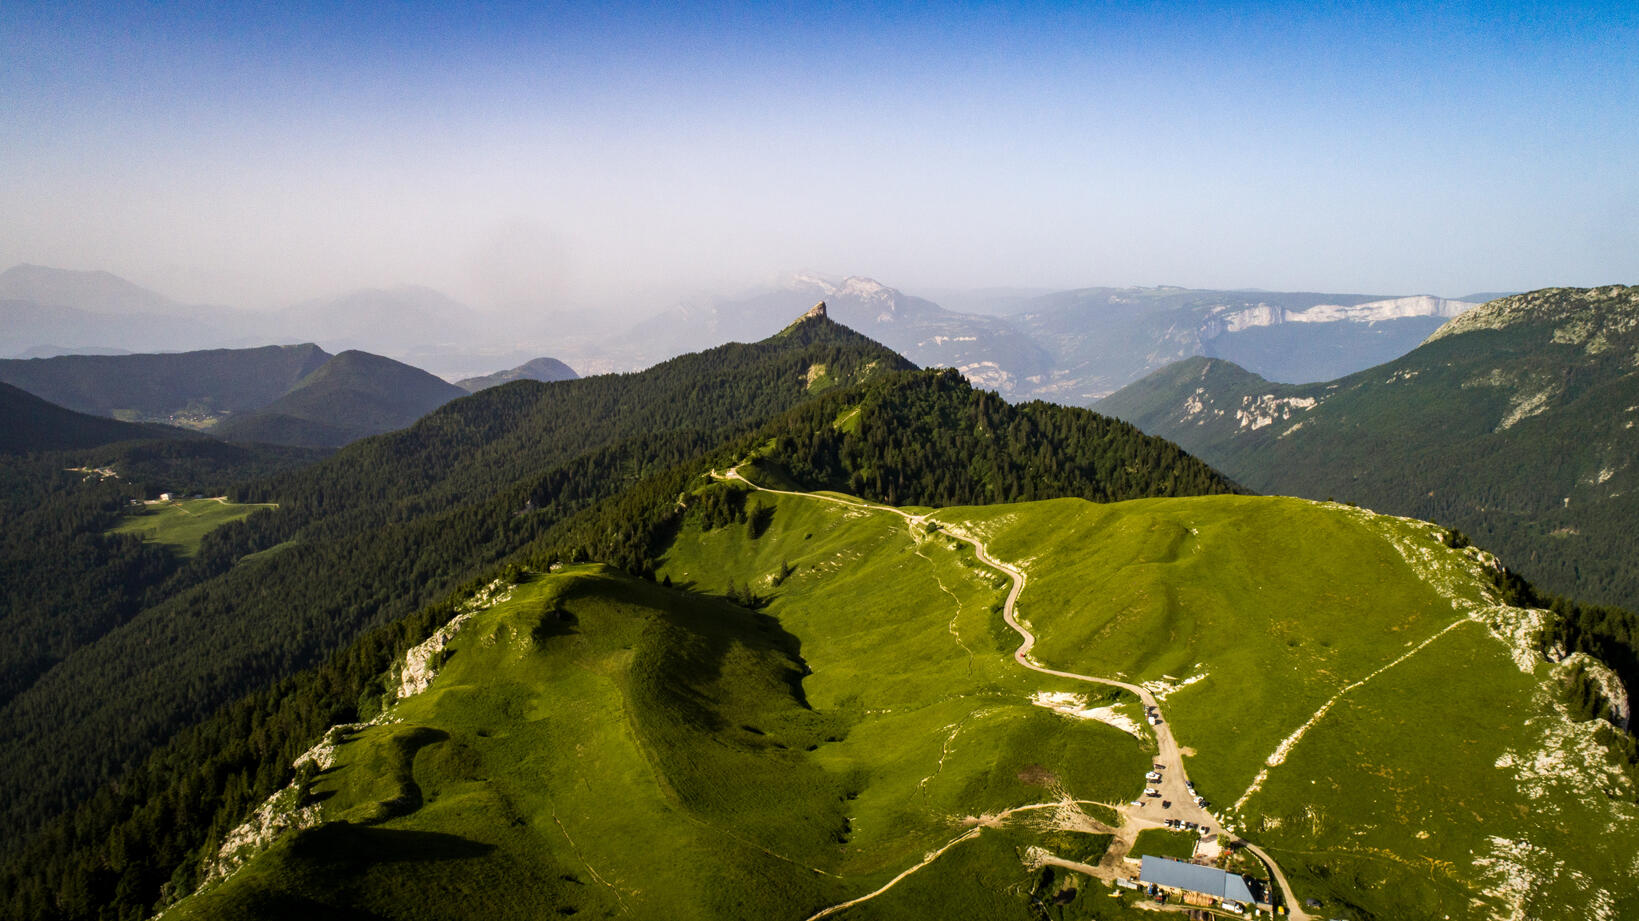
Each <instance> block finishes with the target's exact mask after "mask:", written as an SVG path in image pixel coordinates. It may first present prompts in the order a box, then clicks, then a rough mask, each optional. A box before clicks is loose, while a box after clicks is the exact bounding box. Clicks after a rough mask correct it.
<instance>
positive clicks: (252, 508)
mask: <svg viewBox="0 0 1639 921" xmlns="http://www.w3.org/2000/svg"><path fill="white" fill-rule="evenodd" d="M265 508H276V506H273V505H267V504H251V505H241V504H240V503H237V502H228V501H226V500H222V499H177V500H174V501H171V502H164V503H158V504H154V505H147V506H144V507H143V508H142V509H140V510H134V511H133V512H132V513H131V514H128V515H126V517H125V518H124V520H122V521H121V522H120V523H119V524H118V525H116V526H115V527H113V528H111V529H110V530H109V533H111V534H134V535H136V536H138V537H141V538H142V539H143V540H149V541H153V542H154V543H157V544H164V545H166V546H168V547H174V548H175V549H176V552H177V553H179V554H181V555H182V556H185V557H187V556H193V555H194V553H195V552H197V551H198V550H199V542H200V541H202V540H204V539H205V535H206V534H209V533H210V532H212V531H214V530H216V529H217V528H218V527H221V526H222V525H225V524H227V523H228V522H230V521H238V520H240V519H241V518H244V517H246V516H248V515H250V514H251V513H253V512H257V511H260V510H262V509H265Z"/></svg>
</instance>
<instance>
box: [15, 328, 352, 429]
mask: <svg viewBox="0 0 1639 921" xmlns="http://www.w3.org/2000/svg"><path fill="white" fill-rule="evenodd" d="M330 357H331V356H330V355H328V354H327V353H325V351H324V350H323V349H321V348H319V347H318V346H316V345H313V344H312V343H307V344H304V345H269V346H263V347H261V348H254V349H207V350H202V351H197V352H175V353H169V354H150V355H61V356H58V357H56V358H30V359H6V360H0V381H4V382H6V383H8V384H12V385H14V386H17V387H21V388H22V389H24V390H27V391H28V392H30V393H33V394H35V395H37V396H40V397H42V398H44V399H47V400H50V401H51V402H53V403H57V404H60V405H62V406H66V407H68V408H69V409H74V410H78V411H80V412H85V413H92V414H95V415H99V416H112V415H115V414H120V415H125V416H130V417H132V418H134V419H139V420H149V421H161V422H166V421H171V418H172V416H175V415H186V416H189V417H191V418H197V419H199V420H206V419H211V418H214V417H215V416H216V415H217V414H220V413H229V412H243V411H247V410H253V409H257V408H260V407H262V406H266V405H267V404H269V403H271V402H273V401H274V400H276V399H278V398H279V396H280V395H281V394H283V393H284V392H285V391H287V390H289V389H290V388H291V387H293V386H295V385H296V383H297V382H298V381H300V380H301V379H302V378H303V377H305V376H307V375H308V374H311V373H312V372H313V371H315V370H317V369H318V368H319V367H320V366H321V365H323V364H324V363H325V362H326V361H328V360H329V359H330Z"/></svg>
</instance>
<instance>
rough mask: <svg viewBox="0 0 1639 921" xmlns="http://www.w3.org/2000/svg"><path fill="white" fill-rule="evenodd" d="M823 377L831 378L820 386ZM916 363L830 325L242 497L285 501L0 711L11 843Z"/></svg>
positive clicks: (482, 405) (629, 378)
mask: <svg viewBox="0 0 1639 921" xmlns="http://www.w3.org/2000/svg"><path fill="white" fill-rule="evenodd" d="M816 366H823V367H825V368H827V369H828V374H827V375H826V376H823V377H822V376H815V375H812V374H811V373H810V372H811V370H812V369H813V368H815V367H816ZM904 367H907V364H906V363H905V362H904V360H903V359H901V358H899V357H898V356H897V355H894V354H893V353H892V352H889V351H888V350H886V349H884V348H882V347H881V346H879V345H877V344H875V343H873V342H871V341H870V340H868V339H865V338H864V337H862V336H859V335H858V334H856V333H853V332H851V331H849V330H847V329H845V328H843V327H840V326H837V325H836V324H833V323H830V322H829V321H826V320H824V319H823V318H819V319H818V320H813V321H807V322H805V323H801V324H797V325H795V326H793V327H792V328H791V329H790V330H787V331H786V332H785V333H782V334H781V335H780V336H777V337H775V338H773V339H770V340H766V341H765V342H762V343H755V344H751V345H735V346H725V347H722V348H720V349H714V350H712V351H710V352H707V353H701V354H697V355H690V356H685V357H683V358H679V359H677V360H675V361H672V362H667V363H665V364H663V365H659V366H657V367H655V368H653V369H650V370H649V371H646V372H641V373H637V374H630V375H611V376H605V377H602V378H593V379H587V380H580V381H567V382H561V383H557V384H551V385H547V384H537V383H533V382H520V383H516V384H513V385H510V386H507V387H500V388H495V389H492V390H487V391H484V392H482V393H480V394H475V395H473V396H471V397H469V398H467V399H463V400H459V401H456V402H455V403H452V404H449V405H448V406H445V407H444V408H443V409H441V410H440V411H438V412H435V413H433V414H432V415H431V416H429V417H428V418H426V419H424V420H422V422H420V423H418V424H417V425H415V426H412V427H411V428H409V429H407V430H405V431H402V432H397V433H393V434H391V435H387V436H383V437H381V438H377V439H366V440H365V441H363V442H360V443H358V444H355V445H353V446H352V447H350V448H348V449H346V450H344V451H342V452H340V453H339V454H337V455H336V456H334V457H332V458H329V459H328V460H326V461H325V462H323V463H320V464H318V465H315V466H312V467H309V468H306V469H303V470H300V471H295V472H292V473H288V474H284V475H280V476H275V477H271V478H268V479H266V480H263V481H260V482H258V483H255V484H251V485H248V486H246V487H244V488H242V489H240V490H238V497H240V498H245V499H248V500H249V501H257V502H274V503H278V504H279V506H280V508H279V510H278V511H277V512H276V513H271V514H266V515H258V516H253V517H252V518H251V519H249V520H246V521H244V522H239V523H235V524H232V525H228V526H225V527H223V528H220V529H218V530H217V531H215V532H213V533H212V534H210V535H208V536H207V538H206V539H205V541H204V542H203V543H202V545H201V547H200V549H199V552H198V553H197V554H196V555H195V556H194V558H193V559H192V560H191V561H190V562H189V567H190V569H191V571H193V572H195V573H196V574H197V575H198V577H197V578H195V579H193V580H191V581H190V582H189V583H188V584H187V585H186V586H182V587H180V589H179V590H178V591H176V592H175V593H171V594H166V593H164V592H159V593H155V594H151V595H150V596H149V597H147V599H146V604H145V605H144V606H143V607H142V609H141V611H140V612H139V613H136V614H135V615H134V616H132V617H131V618H130V619H129V620H128V621H126V622H124V623H122V624H121V625H120V626H119V627H117V628H116V629H114V630H112V631H110V632H108V633H106V634H105V635H102V636H100V637H99V638H97V639H96V641H95V642H93V643H90V644H89V645H86V646H82V647H80V648H78V649H77V650H75V651H74V652H73V653H72V654H71V655H69V656H68V657H67V658H66V659H65V660H64V661H63V662H61V663H60V664H59V665H58V666H57V667H56V668H54V669H53V670H51V671H50V672H49V673H47V674H46V675H44V676H42V677H41V679H40V680H39V681H37V682H35V683H34V684H33V685H31V686H30V687H29V688H28V689H27V690H26V691H24V692H23V693H22V694H20V695H19V696H17V697H16V698H15V699H13V700H11V701H10V702H9V703H7V704H6V705H5V707H4V708H3V709H0V713H3V714H4V718H3V719H0V743H3V744H4V745H5V747H6V749H7V751H8V752H9V753H10V755H11V757H9V758H8V759H6V763H5V764H3V765H0V790H3V791H4V796H3V797H0V800H3V802H4V803H5V807H6V808H5V814H4V815H3V816H0V818H3V819H4V827H5V829H6V833H5V837H7V838H9V839H11V840H13V841H15V840H18V835H19V833H20V832H21V831H22V830H23V829H26V828H28V827H30V826H31V825H34V824H37V823H39V822H40V821H43V820H45V819H47V818H49V817H50V816H51V815H53V814H54V813H55V811H56V810H58V809H60V808H61V804H65V803H72V802H74V801H77V800H78V799H79V798H81V797H82V796H84V795H85V794H86V793H87V792H89V790H91V789H92V788H93V787H94V786H95V785H96V784H98V783H100V782H102V781H103V780H104V779H107V778H110V777H112V776H115V775H117V774H119V773H120V772H122V771H123V770H125V769H126V768H127V767H128V766H129V765H130V764H132V763H133V762H131V761H130V760H128V759H132V758H135V757H138V756H140V755H141V754H142V753H143V752H145V751H146V750H148V749H149V748H150V747H152V746H153V745H154V744H155V743H156V742H159V741H162V740H163V739H165V738H167V737H169V736H170V735H171V734H172V733H174V732H175V731H177V730H178V729H180V728H182V727H184V726H187V725H189V724H192V723H194V722H196V721H198V720H200V719H203V718H205V717H206V716H208V715H209V714H210V713H212V712H214V711H215V710H216V709H217V708H218V707H220V706H221V705H222V704H224V703H226V702H228V701H230V700H232V699H234V698H235V697H238V696H239V695H241V694H244V693H245V692H247V691H250V690H252V689H254V688H258V687H263V686H266V685H268V684H270V683H272V682H275V681H277V680H279V679H280V678H282V677H284V676H286V675H289V674H291V673H292V672H295V671H298V670H300V669H303V668H306V667H309V666H312V665H313V664H315V663H316V662H318V661H320V660H322V659H323V658H324V657H325V656H327V655H329V654H330V653H331V652H332V651H334V650H336V649H338V648H341V647H343V646H345V645H346V644H347V643H348V642H350V641H351V640H352V639H354V638H355V637H357V636H358V635H359V633H360V632H361V631H363V630H366V629H368V628H370V627H372V626H376V625H381V624H385V623H389V622H391V621H393V620H396V619H398V618H400V617H402V616H404V615H406V614H409V613H411V612H413V611H415V610H417V609H418V608H421V607H422V606H424V605H426V604H427V603H429V602H431V601H433V600H434V599H437V598H439V597H441V596H442V595H444V594H445V593H447V592H449V591H450V590H451V589H452V588H454V587H455V586H457V585H459V584H461V583H462V582H463V581H464V580H466V579H468V578H471V577H472V576H473V575H475V574H477V573H478V572H481V571H483V569H484V568H485V567H488V566H490V565H493V563H494V562H495V561H497V560H499V559H501V558H502V557H504V556H505V555H507V554H509V553H512V552H514V551H516V550H518V549H519V548H521V547H523V546H524V545H526V544H527V543H528V542H529V541H530V540H532V539H534V538H536V537H538V536H539V535H540V534H542V533H544V532H545V531H546V530H547V529H548V528H549V527H550V526H551V525H552V524H554V523H555V522H556V521H557V520H558V519H559V518H561V517H562V516H564V515H567V514H570V513H572V512H574V511H576V510H578V509H580V508H582V507H585V506H586V505H588V504H590V503H592V502H594V501H596V500H597V499H599V498H602V497H604V496H608V495H611V494H613V493H615V492H618V491H619V490H620V489H622V488H624V487H625V486H626V485H628V484H629V483H630V482H631V481H632V479H633V478H635V477H638V476H641V475H643V474H645V473H647V472H650V471H651V470H653V469H656V468H657V467H658V466H664V465H669V464H673V463H676V462H678V461H680V460H682V459H684V458H686V457H688V456H689V455H691V454H694V453H698V452H699V451H702V450H704V449H706V448H707V447H709V446H710V445H711V444H713V443H714V442H715V441H716V440H718V439H719V438H720V437H721V436H720V435H719V434H717V433H719V432H721V431H722V430H724V429H725V428H727V429H733V428H734V427H736V426H749V425H751V424H753V423H755V422H758V421H760V420H761V419H764V418H766V417H767V416H769V415H772V414H773V413H776V412H779V411H781V410H784V409H787V408H789V407H791V406H793V405H795V404H796V403H798V402H801V401H803V400H806V399H809V398H810V397H811V396H812V395H813V394H814V393H816V392H818V391H822V390H823V389H824V388H825V387H827V386H835V385H837V384H840V383H843V382H851V381H857V380H864V379H868V378H870V377H872V376H874V375H876V374H879V373H885V372H887V371H889V370H892V369H898V368H904ZM600 452H601V453H600ZM543 482H548V483H550V484H551V485H549V486H547V487H545V488H540V487H539V484H541V483H543ZM532 502H533V503H534V504H533V505H532V504H531V503H532ZM262 551H268V552H266V553H263V552H262ZM253 554H254V556H253Z"/></svg>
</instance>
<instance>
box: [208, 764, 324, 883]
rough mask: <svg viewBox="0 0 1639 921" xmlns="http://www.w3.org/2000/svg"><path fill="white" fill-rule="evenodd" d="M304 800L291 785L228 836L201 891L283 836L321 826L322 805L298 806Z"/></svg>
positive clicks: (218, 849)
mask: <svg viewBox="0 0 1639 921" xmlns="http://www.w3.org/2000/svg"><path fill="white" fill-rule="evenodd" d="M300 800H301V791H300V790H298V789H297V787H296V785H295V784H291V785H290V786H288V787H285V788H284V789H283V790H280V791H279V792H277V793H275V794H273V795H272V796H270V797H268V798H267V800H266V801H265V802H263V803H262V805H261V806H260V807H258V808H257V810H256V811H255V812H253V813H251V816H250V818H248V819H246V820H245V821H244V823H243V824H241V825H240V826H239V827H238V828H235V829H234V830H233V831H231V832H228V835H227V837H226V838H224V839H222V846H221V847H219V848H217V850H216V857H215V858H214V859H212V860H211V861H210V864H209V866H207V867H206V868H205V880H204V882H203V883H201V884H200V888H201V889H203V888H204V887H205V886H209V885H212V884H214V883H218V882H221V881H222V880H224V879H227V878H228V877H229V876H232V875H233V873H234V871H235V870H238V869H239V868H240V867H242V866H244V865H245V864H246V863H248V862H250V859H251V858H252V857H255V856H256V855H257V854H260V853H261V852H262V851H263V850H265V849H266V848H267V846H268V845H269V844H272V843H273V841H274V839H275V838H277V837H278V836H279V835H281V834H284V833H285V832H287V831H300V830H301V829H304V828H312V827H313V826H315V825H317V824H319V818H320V809H319V805H318V804H317V803H314V804H312V805H309V806H298V803H299V802H300Z"/></svg>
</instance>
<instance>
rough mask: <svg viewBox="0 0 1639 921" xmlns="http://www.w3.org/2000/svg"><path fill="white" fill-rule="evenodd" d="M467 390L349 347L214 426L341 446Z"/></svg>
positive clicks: (236, 433) (244, 436) (228, 433)
mask: <svg viewBox="0 0 1639 921" xmlns="http://www.w3.org/2000/svg"><path fill="white" fill-rule="evenodd" d="M465 395H466V391H465V390H462V389H461V388H460V387H457V386H455V385H454V384H450V383H447V382H445V381H443V380H440V379H439V378H436V377H434V376H433V375H431V374H428V373H427V372H425V371H423V370H421V369H420V368H413V367H411V366H409V365H407V364H404V363H403V362H398V361H394V360H392V359H391V358H383V357H381V356H380V355H371V354H370V353H368V352H356V351H347V352H342V353H341V354H339V355H337V356H335V357H334V358H331V359H330V360H329V361H326V362H325V363H324V364H322V365H320V366H319V367H318V368H315V369H314V370H313V371H312V372H311V373H310V374H307V375H305V376H304V377H302V379H301V380H299V381H297V382H296V383H295V385H294V386H292V387H291V388H290V389H289V390H288V391H286V392H285V393H283V394H282V395H281V396H279V397H278V398H277V399H275V400H273V401H272V402H270V403H267V404H266V405H263V406H261V407H258V408H257V409H256V410H255V411H254V412H250V413H245V414H238V415H234V416H230V417H228V418H227V419H225V420H223V421H222V422H221V423H220V424H218V425H217V426H215V427H214V428H213V429H212V430H211V434H213V435H215V436H216V437H218V438H221V439H223V440H225V441H261V442H268V443H270V444H293V445H303V446H309V447H340V446H342V445H344V444H347V443H348V442H351V441H357V440H358V439H360V438H363V437H365V436H368V435H379V434H381V433H382V432H390V431H393V430H394V429H401V428H404V427H405V426H408V425H409V424H410V423H412V422H414V421H415V420H417V419H419V418H421V417H422V416H425V415H426V414H427V413H429V412H432V411H433V410H434V409H437V408H438V407H440V406H442V405H444V404H445V403H448V402H449V401H451V400H453V399H456V398H457V397H462V396H465Z"/></svg>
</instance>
